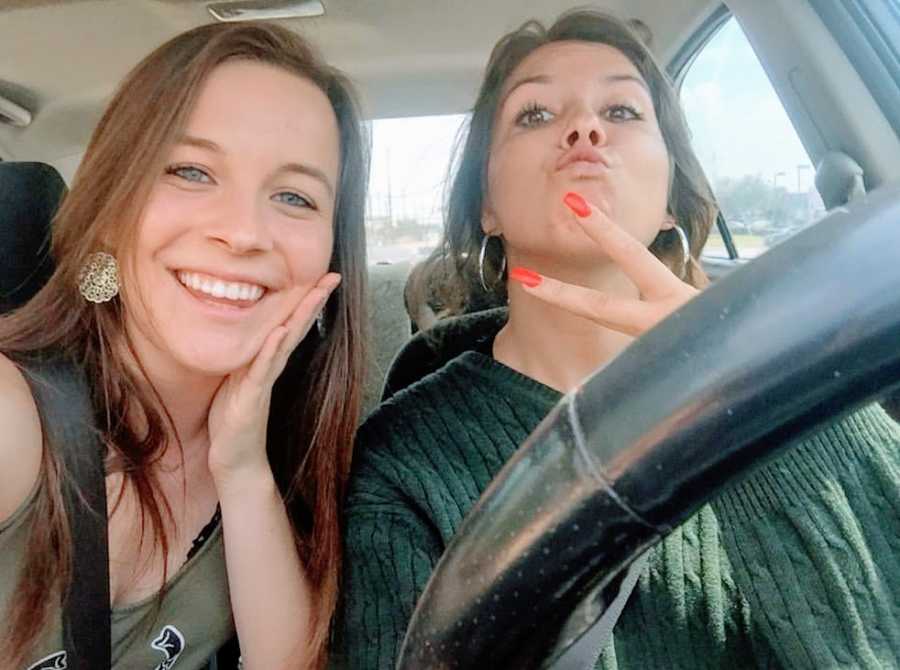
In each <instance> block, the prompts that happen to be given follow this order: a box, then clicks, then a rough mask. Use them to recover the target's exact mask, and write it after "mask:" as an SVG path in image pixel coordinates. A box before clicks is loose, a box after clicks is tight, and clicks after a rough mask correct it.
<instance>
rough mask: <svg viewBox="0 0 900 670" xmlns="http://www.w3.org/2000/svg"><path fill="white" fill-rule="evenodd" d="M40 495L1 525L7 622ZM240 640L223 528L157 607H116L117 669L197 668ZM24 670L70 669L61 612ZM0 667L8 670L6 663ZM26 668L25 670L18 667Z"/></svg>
mask: <svg viewBox="0 0 900 670" xmlns="http://www.w3.org/2000/svg"><path fill="white" fill-rule="evenodd" d="M36 498H37V489H35V490H34V491H33V492H32V493H31V495H30V496H29V497H28V499H27V500H26V501H25V502H24V503H22V505H21V506H20V507H19V509H18V510H16V512H15V513H14V514H13V515H12V516H11V517H10V518H9V519H7V520H6V521H4V522H3V523H2V524H0V620H8V619H7V617H6V616H5V615H3V614H2V613H4V612H6V610H7V609H8V607H9V604H10V601H11V599H12V592H13V590H14V589H15V586H16V583H17V581H18V576H19V571H20V569H21V564H22V559H23V557H24V555H25V544H26V542H27V541H28V533H29V529H30V527H31V523H32V522H33V518H32V517H33V516H34V509H35V501H36ZM233 634H234V620H233V619H232V616H231V603H230V601H229V596H228V578H227V574H226V571H225V548H224V545H223V541H222V525H221V523H219V524H218V525H217V526H216V528H215V530H214V531H213V532H212V534H211V535H210V536H209V538H208V539H207V540H206V542H204V544H203V546H202V547H200V549H199V550H198V551H197V552H195V553H194V555H193V556H191V557H190V558H189V559H188V561H187V562H186V563H185V564H184V565H182V566H181V568H180V569H179V570H178V571H177V572H176V573H175V574H174V575H173V576H172V577H171V578H170V580H169V584H168V589H167V591H166V594H165V596H164V597H163V599H162V603H161V606H160V607H159V608H157V597H156V595H153V596H150V597H148V598H145V599H144V600H141V601H140V602H137V603H134V604H131V605H128V606H126V607H119V608H115V609H113V611H112V618H111V636H112V668H113V669H114V670H170V669H173V670H196V669H198V668H202V667H204V665H205V664H206V662H207V661H208V660H209V657H210V656H211V655H212V654H214V653H215V651H216V650H217V649H218V648H219V647H221V646H222V645H223V644H224V643H225V642H226V641H227V640H228V639H229V638H230V637H231V636H232V635H233ZM27 659H28V660H27V661H26V662H25V664H24V665H23V666H22V668H21V670H62V669H63V668H66V667H67V665H68V664H67V662H66V650H65V649H64V648H63V643H62V617H61V610H60V609H59V608H57V610H56V612H55V613H54V615H53V616H52V617H51V619H50V622H49V624H48V625H47V627H46V628H45V630H44V631H43V632H42V634H41V635H40V636H39V638H38V641H37V643H36V645H35V648H34V649H33V650H32V652H31V653H29V654H28V656H27ZM0 667H4V668H5V667H6V665H5V664H4V663H3V662H2V659H0ZM15 670H19V669H15Z"/></svg>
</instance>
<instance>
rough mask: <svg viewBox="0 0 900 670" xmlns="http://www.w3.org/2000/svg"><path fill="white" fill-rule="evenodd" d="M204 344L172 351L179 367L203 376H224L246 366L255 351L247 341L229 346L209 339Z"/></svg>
mask: <svg viewBox="0 0 900 670" xmlns="http://www.w3.org/2000/svg"><path fill="white" fill-rule="evenodd" d="M204 344H205V345H206V346H203V347H190V348H187V349H185V348H179V349H178V350H174V351H173V352H172V353H173V354H174V358H175V359H176V360H177V361H178V362H179V363H180V365H181V367H183V368H185V369H187V370H190V371H191V372H193V373H196V374H201V375H203V376H205V377H224V376H226V375H229V374H231V373H232V372H234V371H235V370H240V369H241V368H243V367H246V366H247V365H248V364H249V363H250V362H251V361H252V360H253V357H254V353H255V351H256V350H254V349H251V348H250V347H248V346H247V344H248V343H247V342H243V343H235V344H233V345H230V346H229V345H227V344H225V343H216V342H210V341H206V342H205V343H204ZM257 349H258V348H257Z"/></svg>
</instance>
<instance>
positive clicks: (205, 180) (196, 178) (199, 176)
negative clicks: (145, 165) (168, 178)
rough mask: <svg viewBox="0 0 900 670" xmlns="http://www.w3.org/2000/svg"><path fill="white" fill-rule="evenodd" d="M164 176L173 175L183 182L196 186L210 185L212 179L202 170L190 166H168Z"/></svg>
mask: <svg viewBox="0 0 900 670" xmlns="http://www.w3.org/2000/svg"><path fill="white" fill-rule="evenodd" d="M166 174H173V175H175V176H176V177H180V178H181V179H184V180H185V181H192V182H196V183H198V184H212V178H211V177H210V176H209V175H208V174H206V173H205V172H204V171H203V170H201V169H200V168H198V167H194V166H192V165H170V166H169V167H167V168H166Z"/></svg>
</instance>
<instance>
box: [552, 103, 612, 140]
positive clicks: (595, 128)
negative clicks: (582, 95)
mask: <svg viewBox="0 0 900 670" xmlns="http://www.w3.org/2000/svg"><path fill="white" fill-rule="evenodd" d="M579 143H583V144H587V145H589V146H592V147H596V146H598V145H600V144H604V143H606V131H605V130H604V128H603V124H602V122H601V121H600V118H599V117H598V116H597V114H596V113H595V112H593V111H592V110H589V109H581V110H578V111H577V112H576V113H575V114H573V115H572V119H571V120H570V121H569V123H568V124H567V125H566V127H565V130H564V131H563V136H562V147H563V149H571V148H573V147H575V146H576V145H577V144H579Z"/></svg>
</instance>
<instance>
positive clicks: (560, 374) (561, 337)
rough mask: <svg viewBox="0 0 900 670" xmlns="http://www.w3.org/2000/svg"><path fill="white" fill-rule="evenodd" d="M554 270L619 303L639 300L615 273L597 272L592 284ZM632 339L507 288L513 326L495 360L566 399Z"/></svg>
mask: <svg viewBox="0 0 900 670" xmlns="http://www.w3.org/2000/svg"><path fill="white" fill-rule="evenodd" d="M541 269H542V270H543V268H541ZM554 270H556V271H555V272H552V273H551V272H550V271H547V272H546V274H547V275H548V276H553V277H555V278H558V279H560V280H562V281H566V282H569V283H573V284H579V285H581V286H589V287H590V288H593V289H596V290H599V291H601V292H603V293H607V294H609V295H614V296H616V297H617V298H632V299H637V298H638V297H639V293H638V290H637V287H636V286H635V285H634V284H633V283H632V282H631V281H630V280H629V279H628V278H627V277H625V275H623V274H622V273H621V272H619V271H617V270H615V269H612V268H607V269H602V270H599V271H597V272H596V273H595V274H594V275H593V276H591V277H590V278H589V280H588V281H585V278H584V276H581V277H572V276H565V275H566V274H567V273H566V272H565V269H563V268H554ZM633 339H634V338H633V337H631V336H629V335H625V334H623V333H620V332H617V331H614V330H611V329H609V328H605V327H603V326H600V325H598V324H596V323H594V322H593V321H590V320H588V319H585V318H583V317H580V316H576V315H574V314H572V313H570V312H567V311H565V310H563V309H561V308H559V307H555V306H553V305H550V304H549V303H546V302H544V301H542V300H538V299H537V298H535V297H533V296H530V295H528V294H527V293H526V292H525V291H524V290H523V289H522V288H521V287H520V286H519V285H518V284H517V283H516V282H509V320H508V321H507V323H506V325H505V326H504V327H503V328H502V329H501V330H500V332H499V333H498V334H497V338H496V339H495V340H494V358H495V359H497V360H498V361H499V362H501V363H503V364H504V365H507V366H509V367H511V368H513V369H514V370H516V371H518V372H520V373H522V374H524V375H526V376H528V377H531V378H532V379H535V380H537V381H539V382H541V383H542V384H544V385H546V386H549V387H551V388H554V389H556V390H557V391H560V392H562V393H568V392H569V391H571V390H572V389H574V388H576V387H577V386H578V385H579V384H581V383H582V382H583V381H584V380H585V379H586V378H587V377H588V376H589V375H590V374H591V373H593V372H594V371H595V370H596V369H597V368H599V367H601V366H603V365H606V364H607V363H609V362H610V361H611V360H612V359H613V358H615V357H616V356H617V355H618V354H619V353H620V352H621V351H622V350H623V349H625V347H627V346H628V345H629V344H630V343H631V342H632V341H633Z"/></svg>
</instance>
